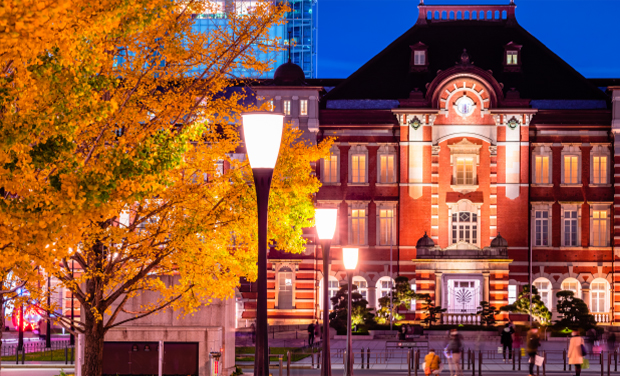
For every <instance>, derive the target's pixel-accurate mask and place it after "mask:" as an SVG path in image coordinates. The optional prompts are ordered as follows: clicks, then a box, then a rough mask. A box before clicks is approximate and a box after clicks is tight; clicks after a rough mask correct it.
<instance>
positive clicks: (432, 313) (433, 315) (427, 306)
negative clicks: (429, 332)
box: [420, 294, 447, 326]
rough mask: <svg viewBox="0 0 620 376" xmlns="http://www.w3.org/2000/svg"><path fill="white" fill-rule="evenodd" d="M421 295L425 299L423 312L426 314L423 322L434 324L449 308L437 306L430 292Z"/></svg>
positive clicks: (429, 324)
mask: <svg viewBox="0 0 620 376" xmlns="http://www.w3.org/2000/svg"><path fill="white" fill-rule="evenodd" d="M420 297H421V298H422V299H424V303H423V306H422V312H423V313H426V316H425V317H424V319H422V323H424V324H426V325H428V326H432V325H433V323H436V322H437V320H439V315H440V314H442V313H443V312H446V311H447V309H445V308H441V306H435V303H434V302H433V299H431V296H430V295H429V294H423V295H420Z"/></svg>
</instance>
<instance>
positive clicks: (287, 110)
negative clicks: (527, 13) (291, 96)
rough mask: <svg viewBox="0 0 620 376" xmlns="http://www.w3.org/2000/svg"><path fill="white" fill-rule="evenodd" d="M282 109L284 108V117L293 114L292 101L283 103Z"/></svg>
mask: <svg viewBox="0 0 620 376" xmlns="http://www.w3.org/2000/svg"><path fill="white" fill-rule="evenodd" d="M282 107H283V108H284V115H290V114H291V101H283V102H282Z"/></svg>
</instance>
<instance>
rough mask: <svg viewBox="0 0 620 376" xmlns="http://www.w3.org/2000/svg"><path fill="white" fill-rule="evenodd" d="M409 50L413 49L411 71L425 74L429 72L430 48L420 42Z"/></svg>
mask: <svg viewBox="0 0 620 376" xmlns="http://www.w3.org/2000/svg"><path fill="white" fill-rule="evenodd" d="M409 48H411V61H410V62H409V65H410V67H411V71H412V72H424V71H426V70H428V47H427V46H426V45H425V44H424V43H422V42H418V43H416V44H414V45H412V46H409Z"/></svg>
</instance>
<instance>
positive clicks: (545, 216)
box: [534, 210, 549, 246]
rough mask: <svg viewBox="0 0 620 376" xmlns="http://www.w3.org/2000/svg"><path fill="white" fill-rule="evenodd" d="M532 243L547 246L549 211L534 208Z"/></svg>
mask: <svg viewBox="0 0 620 376" xmlns="http://www.w3.org/2000/svg"><path fill="white" fill-rule="evenodd" d="M534 227H535V231H534V237H535V239H534V245H536V246H547V245H549V212H548V211H546V210H545V211H542V210H536V214H535V221H534Z"/></svg>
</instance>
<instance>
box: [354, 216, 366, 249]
mask: <svg viewBox="0 0 620 376" xmlns="http://www.w3.org/2000/svg"><path fill="white" fill-rule="evenodd" d="M351 235H352V239H351V244H354V245H364V244H366V209H353V210H351Z"/></svg>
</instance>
